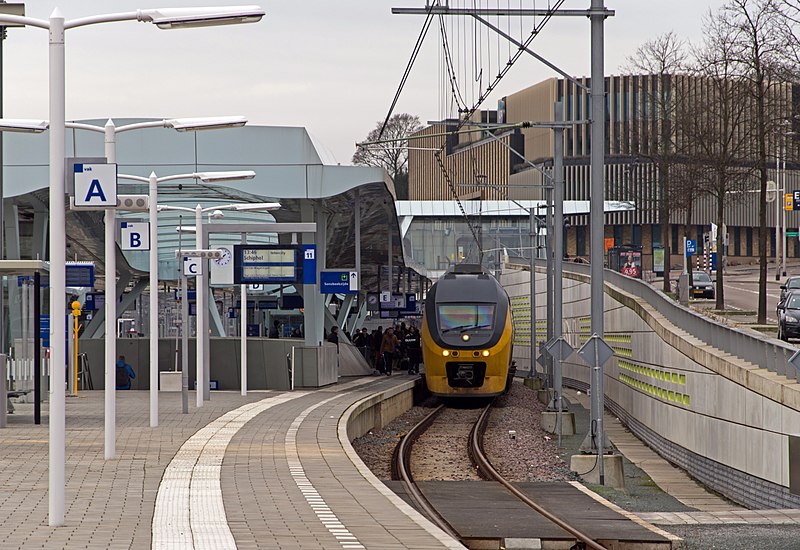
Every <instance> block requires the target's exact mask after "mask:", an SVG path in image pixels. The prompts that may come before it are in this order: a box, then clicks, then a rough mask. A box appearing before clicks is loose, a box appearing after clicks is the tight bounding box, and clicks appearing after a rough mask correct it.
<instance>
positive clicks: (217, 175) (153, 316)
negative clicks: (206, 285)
mask: <svg viewBox="0 0 800 550" xmlns="http://www.w3.org/2000/svg"><path fill="white" fill-rule="evenodd" d="M255 176H256V173H255V172H253V171H251V170H242V171H235V172H202V173H191V174H177V175H174V176H163V177H160V178H159V177H158V176H156V173H155V172H151V173H150V177H148V178H144V177H142V176H131V175H127V174H120V175H119V178H120V179H127V180H133V181H140V182H147V183H148V190H149V202H150V426H151V427H156V426H158V217H157V215H158V209H159V208H158V206H157V205H158V184H159V183H164V182H168V181H174V180H180V179H199V180H200V181H202V182H203V183H214V182H220V181H235V180H245V179H253V178H254V177H255ZM202 272H203V268H202V264H201V267H200V270H199V273H198V277H199V276H200V274H201V273H202ZM199 298H200V297H199V296H198V303H197V308H198V310H199V309H200V301H199ZM198 315H199V314H198ZM198 325H199V324H198ZM198 330H199V328H198ZM199 352H200V346H199V344H198V362H199V360H200V356H199ZM200 382H201V379H200V376H199V375H198V386H200ZM198 391H200V390H199V389H198Z"/></svg>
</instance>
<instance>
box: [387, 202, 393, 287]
mask: <svg viewBox="0 0 800 550" xmlns="http://www.w3.org/2000/svg"><path fill="white" fill-rule="evenodd" d="M392 215H393V214H392V212H390V213H389V217H388V219H389V223H388V226H387V230H388V232H389V287H388V290H389V292H390V293H391V292H393V291H394V288H393V287H392V283H393V280H394V266H393V265H392V221H393V220H392Z"/></svg>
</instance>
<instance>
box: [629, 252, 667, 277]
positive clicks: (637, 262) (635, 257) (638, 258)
mask: <svg viewBox="0 0 800 550" xmlns="http://www.w3.org/2000/svg"><path fill="white" fill-rule="evenodd" d="M620 261H621V262H622V267H620V273H622V274H623V275H627V276H628V277H634V278H636V279H641V277H642V252H641V251H640V250H625V251H624V252H621V253H620ZM662 261H663V256H662Z"/></svg>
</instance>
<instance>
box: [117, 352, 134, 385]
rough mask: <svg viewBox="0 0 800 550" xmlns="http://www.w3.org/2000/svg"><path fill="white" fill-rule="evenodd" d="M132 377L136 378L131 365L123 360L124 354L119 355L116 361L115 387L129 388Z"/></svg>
mask: <svg viewBox="0 0 800 550" xmlns="http://www.w3.org/2000/svg"><path fill="white" fill-rule="evenodd" d="M134 378H136V373H135V372H133V367H132V366H130V364H129V363H127V362H126V361H125V356H124V355H120V356H119V360H118V361H117V389H118V390H129V389H131V380H132V379H134Z"/></svg>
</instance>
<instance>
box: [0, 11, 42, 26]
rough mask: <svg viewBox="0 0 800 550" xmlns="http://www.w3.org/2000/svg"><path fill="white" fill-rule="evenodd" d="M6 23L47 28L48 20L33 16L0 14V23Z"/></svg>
mask: <svg viewBox="0 0 800 550" xmlns="http://www.w3.org/2000/svg"><path fill="white" fill-rule="evenodd" d="M3 23H5V24H8V25H27V26H30V27H39V28H40V29H49V28H50V22H49V21H44V20H42V19H34V18H33V17H24V16H22V15H10V14H8V15H6V14H3V15H0V24H3Z"/></svg>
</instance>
